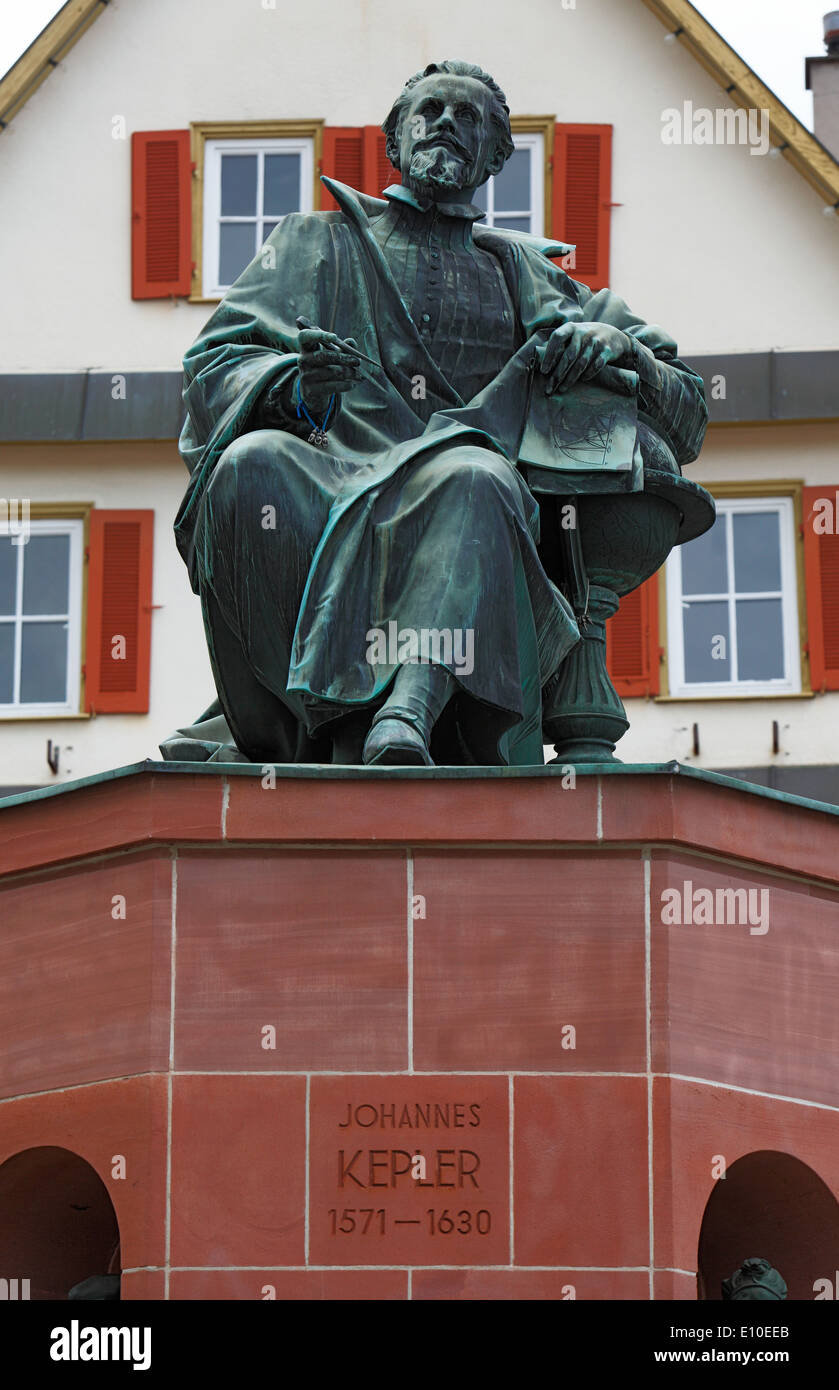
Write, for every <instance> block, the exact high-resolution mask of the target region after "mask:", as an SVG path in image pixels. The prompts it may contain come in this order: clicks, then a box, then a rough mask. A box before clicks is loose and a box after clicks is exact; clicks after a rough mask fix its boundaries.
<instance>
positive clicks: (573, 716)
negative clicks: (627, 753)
mask: <svg viewBox="0 0 839 1390" xmlns="http://www.w3.org/2000/svg"><path fill="white" fill-rule="evenodd" d="M617 608H618V596H617V594H615V593H613V592H612V590H611V589H607V588H605V587H604V586H603V585H602V584H592V585H590V587H589V595H588V615H587V620H583V621H581V623H580V637H581V641H580V643H579V645H578V646H577V647H575V648H574V650H573V651H572V652H571V653H570V654H569V656H567V657H566V659H565V661H564V662H563V664H562V668H561V671H560V674H559V676H558V678H557V680H556V683H555V684H554V685H553V686H552V687H551V688H550V689H549V690H548V692H547V694H546V703H545V716H544V719H543V728H544V732H545V737H546V738H547V739H549V740H550V741H551V742H552V743H553V744H554V745H555V750H556V757H555V759H554V761H555V762H558V763H564V764H567V763H596V762H618V761H619V759H617V758H615V756H614V754H615V744H616V743H617V741H618V739H619V738H622V737H623V735H624V734H625V733H626V731H627V729H628V728H629V720H628V719H627V717H626V712H625V710H624V707H623V702H622V701H621V698H620V696H619V695H618V693H617V691H616V690H615V687H614V686H613V684H612V681H611V679H610V677H609V672H608V670H607V669H606V620H607V619H608V618H611V616H612V614H613V613H616V612H617Z"/></svg>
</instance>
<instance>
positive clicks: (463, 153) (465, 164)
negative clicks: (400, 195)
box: [397, 73, 504, 197]
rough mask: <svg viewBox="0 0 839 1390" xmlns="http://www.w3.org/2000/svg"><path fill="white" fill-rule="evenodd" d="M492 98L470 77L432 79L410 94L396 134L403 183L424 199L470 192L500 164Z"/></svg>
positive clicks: (447, 75) (438, 75)
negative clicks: (492, 112)
mask: <svg viewBox="0 0 839 1390" xmlns="http://www.w3.org/2000/svg"><path fill="white" fill-rule="evenodd" d="M491 106H492V96H491V93H490V92H489V91H488V90H487V88H486V87H485V86H484V84H483V83H482V82H479V81H477V80H476V79H475V78H473V77H459V76H455V75H454V74H451V73H434V74H432V75H431V76H429V77H426V78H423V80H422V81H421V82H418V83H417V85H416V86H415V87H414V88H413V89H412V93H411V102H410V105H409V106H408V107H407V109H406V110H405V111H404V113H403V116H402V120H401V122H400V127H399V131H398V134H397V138H398V143H399V165H400V170H401V173H402V182H403V183H404V184H405V185H406V186H407V187H408V188H410V189H411V190H412V191H413V192H414V193H417V194H419V195H420V196H424V197H436V196H440V195H443V196H445V195H447V194H448V195H449V196H451V195H452V194H456V193H459V192H461V191H464V190H467V191H469V192H471V191H472V190H474V189H475V188H477V187H478V185H479V184H481V183H483V182H484V180H485V179H486V178H487V176H488V175H489V174H494V173H497V172H498V170H499V169H500V168H501V167H502V165H503V163H504V156H503V153H500V152H499V150H498V147H497V140H496V138H495V134H494V130H493V124H492V120H491V118H490V111H491Z"/></svg>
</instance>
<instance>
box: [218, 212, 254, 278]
mask: <svg viewBox="0 0 839 1390" xmlns="http://www.w3.org/2000/svg"><path fill="white" fill-rule="evenodd" d="M255 255H256V223H255V222H222V224H221V226H220V227H219V258H218V261H219V270H218V282H219V284H220V285H232V284H233V281H234V280H238V278H239V276H240V275H241V274H242V271H243V270H244V269H245V267H246V266H247V265H250V263H251V261H252V260H253V258H254V256H255Z"/></svg>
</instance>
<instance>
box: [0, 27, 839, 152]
mask: <svg viewBox="0 0 839 1390" xmlns="http://www.w3.org/2000/svg"><path fill="white" fill-rule="evenodd" d="M170 3H171V4H177V3H178V0H170ZM229 3H230V4H236V3H239V0H229ZM596 3H597V0H578V4H579V5H580V6H582V5H588V4H596ZM694 3H695V4H696V8H697V9H698V10H700V11H701V13H702V14H704V15H705V17H706V18H707V19H708V20H709V21H710V22H711V24H713V25H714V27H715V28H716V29H718V30H719V32H720V33H721V34H722V35H723V37H724V38H725V39H727V40H728V42H729V43H730V44H731V46H732V48H736V50H737V52H738V53H739V54H740V55H741V57H743V58H744V59H745V60H746V62H747V63H748V64H749V65H750V66H751V67H752V68H754V70H755V72H756V73H757V74H758V76H759V77H761V78H762V79H763V81H764V82H765V83H766V85H767V86H768V87H771V88H772V90H773V91H774V92H776V93H777V95H778V96H779V97H780V98H781V100H782V101H783V102H785V103H786V105H787V106H788V107H789V108H790V110H791V111H794V112H795V115H796V116H798V118H799V120H801V121H803V122H804V124H805V125H806V126H808V127H809V128H810V129H811V130H812V128H813V101H812V97H811V95H810V93H809V92H808V91H807V90H806V88H805V86H804V59H805V58H806V57H808V56H810V55H814V54H819V53H824V44H823V41H822V15H823V14H825V13H826V12H827V11H828V10H830V9H831V8H837V6H839V0H833V3H832V4H831V3H830V0H694ZM524 8H525V10H526V8H527V0H524ZM60 9H61V5H60V4H57V3H56V0H0V73H3V72H5V71H6V70H7V68H10V67H11V66H12V64H13V63H14V62H15V61H16V59H17V58H19V57H20V54H21V53H22V52H23V50H24V49H25V48H28V46H29V44H30V43H32V40H33V39H34V38H36V37H37V35H38V34H39V33H40V32H41V30H42V29H43V27H44V25H45V24H46V23H47V22H48V21H49V19H50V18H51V16H52V15H54V14H55V13H56V11H57V10H60Z"/></svg>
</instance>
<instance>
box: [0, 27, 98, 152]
mask: <svg viewBox="0 0 839 1390" xmlns="http://www.w3.org/2000/svg"><path fill="white" fill-rule="evenodd" d="M108 3H109V0H67V4H66V5H62V7H61V9H60V10H59V11H58V14H56V15H53V18H52V19H51V20H50V22H49V24H48V25H47V26H46V28H44V29H42V30H41V32H40V34H39V35H38V37H37V38H36V39H35V40H34V42H33V43H31V44H30V45H29V47H28V48H27V49H26V51H25V52H24V53H22V54H21V56H20V57H19V58H18V60H17V62H16V63H15V64H14V66H13V67H10V68H9V71H8V72H7V73H6V74H5V75H4V76H3V77H2V78H0V130H5V128H6V126H7V125H8V124H9V122H10V121H11V120H12V119H13V117H14V116H16V115H17V113H18V111H20V109H21V107H22V106H24V105H25V103H26V102H27V101H28V100H29V98H30V97H31V95H32V93H33V92H34V91H36V90H37V89H38V87H40V85H41V83H42V82H43V81H44V80H45V79H46V78H47V77H49V75H50V73H51V72H52V70H53V68H56V67H58V64H59V63H60V62H61V61H62V59H63V58H66V56H67V54H68V53H69V52H70V49H71V48H72V47H73V45H74V43H77V42H78V40H79V39H80V38H81V36H82V34H83V33H84V32H85V30H86V29H89V28H90V25H91V24H92V23H93V21H94V20H95V19H98V18H99V15H100V14H101V13H102V11H103V10H104V9H106V8H107V6H108Z"/></svg>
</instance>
